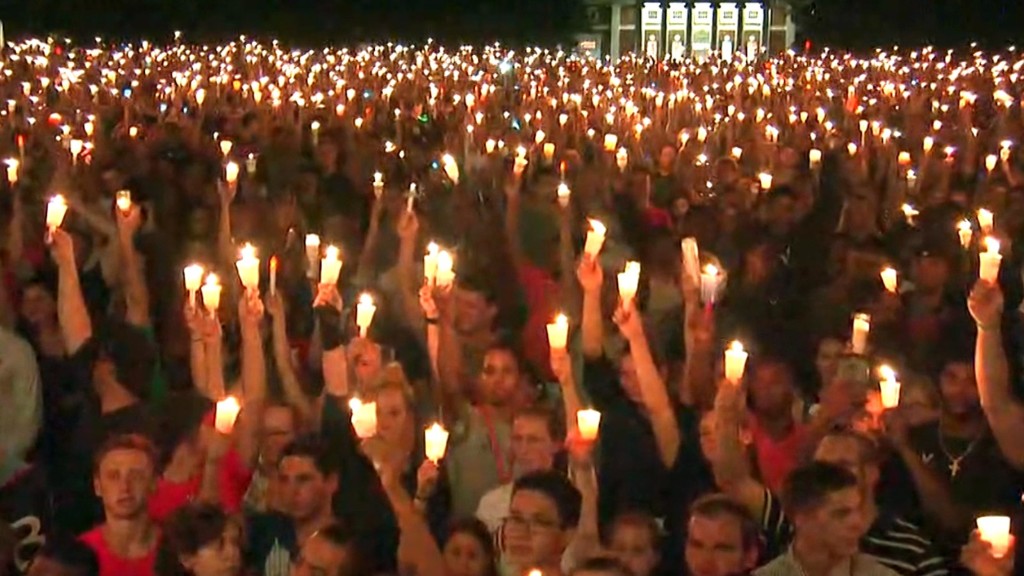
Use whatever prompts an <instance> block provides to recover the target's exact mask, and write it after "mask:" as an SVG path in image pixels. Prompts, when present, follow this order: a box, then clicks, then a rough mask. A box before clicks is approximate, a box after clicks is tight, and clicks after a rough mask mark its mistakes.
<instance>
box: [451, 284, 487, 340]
mask: <svg viewBox="0 0 1024 576" xmlns="http://www.w3.org/2000/svg"><path fill="white" fill-rule="evenodd" d="M454 304H455V318H454V322H455V329H456V330H457V331H458V332H460V333H462V334H476V333H479V332H483V331H486V330H489V329H490V328H491V321H492V320H494V314H495V313H496V310H495V309H494V306H492V305H491V304H490V303H488V302H487V298H486V297H484V295H483V294H481V293H479V292H476V291H473V290H467V289H465V288H456V289H455V302H454Z"/></svg>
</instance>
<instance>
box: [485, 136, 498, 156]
mask: <svg viewBox="0 0 1024 576" xmlns="http://www.w3.org/2000/svg"><path fill="white" fill-rule="evenodd" d="M497 144H498V143H497V142H495V141H494V139H493V138H488V139H487V141H486V142H484V152H486V153H487V154H494V148H495V146H497Z"/></svg>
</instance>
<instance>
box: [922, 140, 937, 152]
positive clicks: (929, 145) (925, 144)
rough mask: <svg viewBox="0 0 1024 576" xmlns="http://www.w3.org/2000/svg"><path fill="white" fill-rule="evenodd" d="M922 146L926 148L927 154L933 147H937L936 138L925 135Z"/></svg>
mask: <svg viewBox="0 0 1024 576" xmlns="http://www.w3.org/2000/svg"><path fill="white" fill-rule="evenodd" d="M922 147H923V148H924V153H925V154H928V153H930V152H931V151H932V148H934V147H935V138H932V137H931V136H925V137H924V142H923V143H922Z"/></svg>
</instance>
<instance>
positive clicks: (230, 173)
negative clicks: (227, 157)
mask: <svg viewBox="0 0 1024 576" xmlns="http://www.w3.org/2000/svg"><path fill="white" fill-rule="evenodd" d="M224 181H225V182H227V183H228V184H234V183H236V182H238V164H237V163H235V162H233V161H232V162H228V163H227V164H225V165H224Z"/></svg>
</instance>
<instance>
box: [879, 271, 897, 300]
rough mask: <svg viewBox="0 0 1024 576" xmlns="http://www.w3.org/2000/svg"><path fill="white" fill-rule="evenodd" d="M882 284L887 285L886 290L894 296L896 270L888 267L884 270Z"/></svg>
mask: <svg viewBox="0 0 1024 576" xmlns="http://www.w3.org/2000/svg"><path fill="white" fill-rule="evenodd" d="M881 276H882V284H884V285H885V289H886V290H888V291H889V292H892V293H893V294H895V293H896V287H897V286H896V269H895V268H891V267H886V268H883V269H882V273H881Z"/></svg>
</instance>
